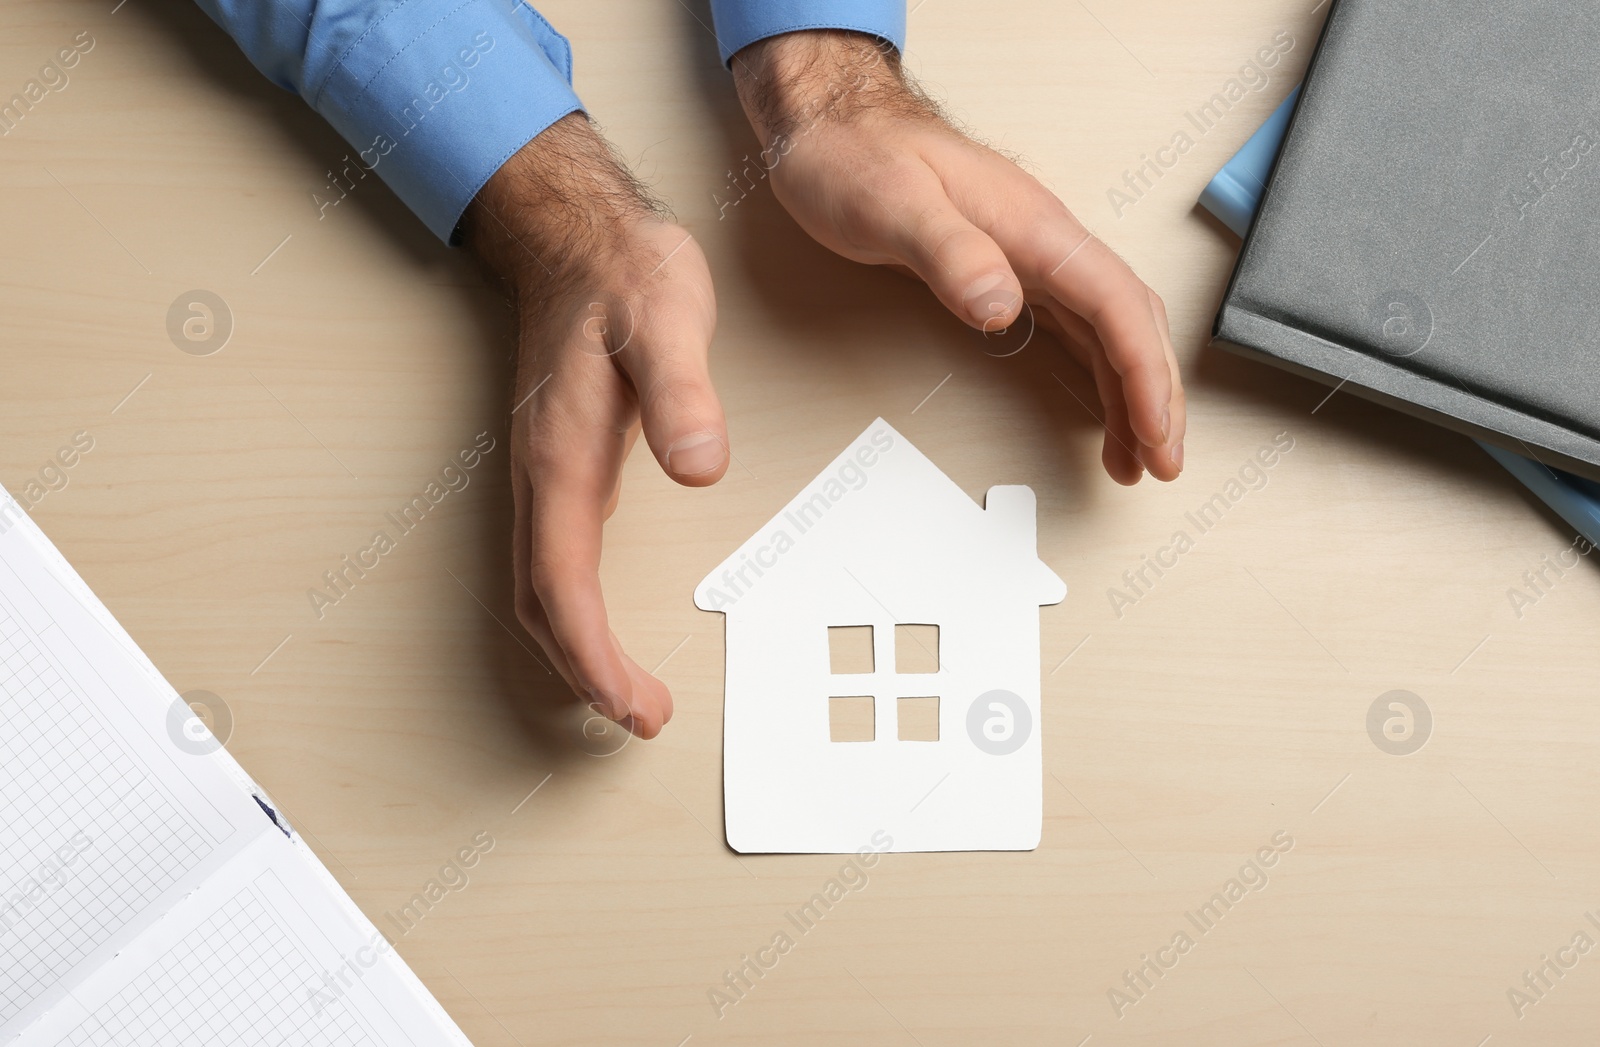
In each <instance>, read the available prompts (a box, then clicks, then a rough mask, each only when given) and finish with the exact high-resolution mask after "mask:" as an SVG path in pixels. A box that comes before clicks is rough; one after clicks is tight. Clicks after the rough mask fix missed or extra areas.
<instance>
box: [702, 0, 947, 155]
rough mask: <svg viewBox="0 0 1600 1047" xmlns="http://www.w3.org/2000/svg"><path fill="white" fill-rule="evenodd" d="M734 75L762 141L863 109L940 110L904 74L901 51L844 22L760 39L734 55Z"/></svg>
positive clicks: (845, 117) (920, 113)
mask: <svg viewBox="0 0 1600 1047" xmlns="http://www.w3.org/2000/svg"><path fill="white" fill-rule="evenodd" d="M733 82H734V87H735V89H736V90H737V91H738V94H739V101H740V103H741V104H742V105H743V106H744V111H745V115H746V116H747V117H749V119H750V124H751V126H752V127H754V128H755V131H756V135H757V136H758V137H759V138H760V139H761V144H762V145H763V146H768V145H771V144H772V142H773V141H774V140H775V139H777V138H780V137H788V138H793V137H795V136H798V135H800V134H802V133H804V132H805V131H806V130H808V129H809V128H811V127H813V126H815V125H816V124H817V123H819V122H824V121H842V122H848V121H850V120H853V119H855V118H856V117H857V116H859V115H861V114H862V113H865V112H871V111H880V110H889V111H892V112H894V113H896V114H897V115H906V116H931V115H936V114H937V112H938V110H937V107H936V106H935V105H934V104H933V103H932V102H931V101H930V100H929V99H928V98H927V96H926V95H924V94H923V93H922V92H921V90H919V89H918V88H917V86H916V84H915V83H914V82H913V81H912V80H911V78H910V77H909V76H908V75H907V74H906V72H905V70H904V68H903V67H902V66H901V63H900V55H899V52H897V51H896V50H895V49H894V48H893V47H891V46H890V45H889V44H888V43H886V42H885V41H882V40H879V39H878V38H877V37H874V36H871V35H868V34H866V33H857V32H851V31H849V30H843V29H813V30H806V31H804V32H797V33H784V34H783V35H781V36H773V37H768V38H767V39H765V40H759V41H757V42H756V43H753V44H751V45H750V46H749V47H746V48H744V49H743V50H741V51H740V52H739V53H738V54H736V55H734V58H733Z"/></svg>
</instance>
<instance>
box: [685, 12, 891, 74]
mask: <svg viewBox="0 0 1600 1047" xmlns="http://www.w3.org/2000/svg"><path fill="white" fill-rule="evenodd" d="M711 17H712V20H713V21H714V22H715V23H716V26H717V46H718V47H720V48H721V49H722V62H723V64H724V65H726V64H727V63H728V62H729V60H731V59H732V58H733V55H734V53H735V52H736V51H739V50H740V49H741V48H743V47H745V46H747V45H749V44H753V43H755V42H756V41H757V40H765V39H766V38H767V37H769V36H777V35H778V34H779V33H792V32H795V31H796V30H800V29H853V30H855V31H857V32H861V33H871V34H872V35H873V36H876V37H878V38H879V39H880V40H887V41H889V42H890V43H891V44H893V45H894V47H895V50H897V51H904V50H905V46H906V5H905V0H711Z"/></svg>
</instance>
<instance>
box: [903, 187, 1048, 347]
mask: <svg viewBox="0 0 1600 1047" xmlns="http://www.w3.org/2000/svg"><path fill="white" fill-rule="evenodd" d="M928 195H929V196H930V197H932V200H933V201H934V202H931V203H928V204H925V205H921V206H918V205H917V204H916V203H915V195H912V197H911V199H912V200H913V205H912V207H910V208H909V209H908V210H909V213H910V215H911V216H912V217H909V218H906V217H905V216H904V214H901V215H894V214H891V215H887V216H885V217H887V218H889V219H891V220H890V221H888V222H887V223H886V224H884V225H881V226H880V232H881V233H882V234H884V236H885V237H886V239H887V241H888V242H889V244H890V245H891V246H892V249H893V251H894V253H895V254H896V255H898V256H899V258H900V260H901V261H903V262H904V263H905V264H906V265H908V266H910V267H911V268H912V269H913V270H914V271H915V272H916V274H917V275H918V276H920V277H921V278H922V280H923V282H924V283H926V284H927V285H928V287H929V288H930V289H932V291H933V293H934V294H935V295H937V296H938V298H939V301H941V302H943V303H944V304H945V307H946V308H948V309H949V310H950V311H951V312H952V313H955V314H956V315H957V316H958V317H960V318H961V319H962V320H965V321H966V322H967V323H968V324H970V325H972V326H973V327H976V328H978V329H979V330H981V331H985V332H991V333H992V332H994V331H998V330H1001V329H1002V328H1005V327H1008V326H1010V324H1011V323H1012V322H1013V321H1014V320H1016V318H1017V316H1018V315H1019V314H1020V313H1021V312H1022V283H1021V281H1019V280H1018V279H1017V277H1016V274H1015V273H1013V272H1012V271H1011V264H1010V263H1009V262H1008V261H1006V256H1005V252H1004V251H1002V250H1000V245H999V244H996V243H995V242H994V240H992V239H991V238H990V237H989V235H988V234H987V233H985V232H984V231H983V230H981V229H979V228H978V227H977V226H975V225H973V224H972V223H971V222H970V221H968V220H967V218H966V216H965V215H963V214H962V213H961V212H960V211H959V210H957V209H956V207H955V205H954V204H953V203H951V202H950V199H949V197H947V196H946V195H945V194H944V192H943V190H942V189H934V188H932V187H929V190H928Z"/></svg>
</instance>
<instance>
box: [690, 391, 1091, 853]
mask: <svg viewBox="0 0 1600 1047" xmlns="http://www.w3.org/2000/svg"><path fill="white" fill-rule="evenodd" d="M1034 514H1035V505H1034V496H1033V491H1032V490H1031V489H1030V488H1027V487H1020V486H1009V487H991V488H990V489H989V491H988V494H987V497H986V499H985V506H984V507H983V508H979V507H978V505H976V504H975V503H974V502H973V501H972V499H971V498H969V497H967V495H966V493H965V492H963V491H962V490H961V488H960V487H958V486H956V484H955V483H954V482H953V481H952V480H951V479H950V478H949V477H947V476H945V475H944V473H942V472H941V471H940V470H939V468H938V467H937V466H935V465H934V464H933V463H932V462H931V461H929V460H928V459H927V457H925V456H924V455H923V454H922V452H921V451H919V450H917V449H916V448H915V447H913V446H912V445H911V442H910V441H909V440H907V439H906V438H905V437H904V436H902V435H900V433H898V432H896V431H895V430H894V428H893V427H892V426H890V425H889V423H887V422H885V421H884V420H883V419H882V418H879V419H878V420H876V421H875V422H873V423H872V425H870V426H868V427H867V430H866V431H865V432H864V433H862V434H861V436H859V437H858V438H857V439H856V440H855V442H854V443H852V444H851V445H850V446H849V447H848V448H846V449H845V450H844V452H843V453H842V454H840V455H839V456H838V457H837V458H835V459H834V460H833V462H832V463H830V464H829V465H828V467H827V468H826V469H824V470H823V471H822V472H821V474H819V475H818V476H817V478H816V479H814V480H813V481H811V483H810V484H808V485H807V486H806V488H805V489H804V490H803V491H801V492H800V494H799V495H797V496H796V497H795V498H794V500H793V501H791V502H790V503H789V504H788V505H787V506H785V507H784V509H783V510H782V511H781V512H779V513H778V515H777V516H775V517H773V518H772V520H770V521H769V522H768V523H767V525H766V526H765V527H763V528H761V530H760V531H758V532H757V533H756V535H755V536H754V537H752V538H751V539H750V540H749V541H747V542H745V543H744V545H742V546H740V547H739V549H738V551H737V552H735V553H734V554H733V555H732V556H730V557H729V558H728V559H727V560H725V561H723V563H721V564H720V565H718V567H717V568H716V569H715V570H713V571H712V572H711V574H709V575H708V576H706V578H705V580H704V581H702V582H701V583H700V585H699V587H698V588H696V589H695V594H694V599H695V604H696V605H697V606H699V607H700V608H702V609H704V610H707V611H721V612H723V613H724V614H725V615H726V616H727V630H726V635H727V652H728V654H727V681H726V691H727V698H726V707H725V713H724V733H723V797H724V807H725V810H726V815H727V834H728V843H729V845H731V846H732V847H733V848H734V850H736V851H741V852H746V853H748V852H806V853H847V852H853V851H857V850H859V849H861V848H863V847H868V848H872V849H874V850H880V851H881V850H892V851H955V850H960V851H968V850H1031V849H1032V848H1034V847H1037V846H1038V844H1039V836H1040V831H1041V827H1042V824H1043V816H1042V792H1043V786H1042V780H1041V777H1042V762H1041V759H1040V744H1041V736H1042V731H1041V729H1040V728H1041V721H1040V701H1039V689H1040V688H1039V611H1038V608H1039V606H1040V605H1042V604H1054V603H1059V602H1060V601H1061V600H1062V599H1063V598H1064V597H1065V596H1066V585H1065V583H1064V582H1062V580H1061V579H1060V578H1059V577H1057V576H1056V574H1055V572H1053V571H1051V570H1050V568H1049V567H1047V566H1045V564H1044V563H1043V562H1041V561H1040V559H1039V556H1038V552H1037V547H1036V526H1035V518H1034ZM906 624H933V625H937V626H938V627H939V637H938V645H937V646H938V650H937V655H938V671H937V672H932V673H924V674H920V675H902V674H898V673H897V672H896V652H895V650H894V644H895V628H894V627H895V626H896V625H906ZM865 625H870V626H872V627H873V629H872V637H873V644H872V646H873V656H874V657H873V666H872V669H873V671H872V672H871V673H862V674H850V675H847V674H837V673H834V672H832V671H831V668H832V662H831V660H830V654H829V633H828V630H829V627H830V626H865ZM923 657H926V655H925V654H924V655H923ZM851 695H870V696H871V697H872V699H873V709H874V711H875V724H874V731H873V734H874V737H873V738H872V740H871V741H848V742H841V741H833V740H831V738H832V736H831V733H830V727H829V723H830V721H829V710H830V704H831V699H832V698H833V697H835V696H851ZM922 696H937V697H938V699H939V702H938V739H937V740H936V741H902V740H900V738H899V730H898V729H897V704H898V700H899V699H900V698H901V697H922ZM885 837H887V841H888V842H885Z"/></svg>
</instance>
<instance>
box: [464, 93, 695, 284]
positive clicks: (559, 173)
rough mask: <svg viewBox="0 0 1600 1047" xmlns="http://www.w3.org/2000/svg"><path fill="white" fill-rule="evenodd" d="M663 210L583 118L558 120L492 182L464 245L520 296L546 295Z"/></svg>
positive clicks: (467, 221)
mask: <svg viewBox="0 0 1600 1047" xmlns="http://www.w3.org/2000/svg"><path fill="white" fill-rule="evenodd" d="M664 213H665V208H664V207H663V206H662V205H661V204H660V203H659V202H658V201H656V200H655V199H654V198H653V197H652V196H651V195H650V194H649V192H648V191H647V190H646V189H645V188H644V186H643V185H641V184H640V183H639V181H638V180H637V179H636V178H634V177H633V174H632V173H631V172H630V171H629V170H628V168H627V166H626V165H625V164H624V163H623V162H622V159H621V158H620V157H619V156H618V155H617V153H616V151H615V150H614V149H612V148H611V145H610V144H609V143H608V142H607V141H606V140H605V139H604V138H603V137H601V135H600V134H599V132H597V131H596V130H595V128H594V126H593V125H592V124H591V123H590V122H589V119H588V117H586V116H584V114H582V113H572V114H570V115H568V116H565V117H563V118H562V119H560V120H558V121H556V122H555V123H554V124H552V125H551V126H550V127H548V128H547V129H545V130H544V131H543V132H541V133H540V134H539V135H538V136H537V137H536V138H534V139H533V140H532V141H531V142H529V143H528V144H527V145H525V146H523V147H522V148H521V149H520V150H518V151H517V152H516V153H515V154H514V155H512V157H511V158H510V159H509V160H507V161H506V162H505V164H504V165H502V166H501V168H500V169H499V170H498V171H496V172H495V173H494V175H493V176H492V177H490V179H489V181H488V182H486V183H485V184H484V186H483V188H482V189H481V190H479V191H478V195H477V196H476V197H474V198H473V201H472V203H471V205H470V206H469V207H468V208H467V212H466V214H465V215H464V216H463V217H462V222H461V228H462V235H463V242H464V243H465V245H466V246H467V248H468V249H469V250H471V251H472V252H473V253H474V254H476V255H477V256H478V257H479V258H480V259H481V260H482V261H483V263H484V264H485V265H486V266H487V267H488V269H489V270H490V272H492V273H494V274H495V275H497V276H498V277H499V278H501V279H502V280H504V281H505V282H506V283H507V284H509V285H511V287H512V288H514V289H515V290H517V291H518V292H519V293H540V294H548V293H551V292H552V291H553V290H555V289H556V288H557V287H558V286H559V285H560V284H562V283H564V282H565V281H567V280H569V279H572V278H576V277H581V276H582V275H583V273H584V272H585V271H586V270H587V269H588V268H590V267H591V266H592V265H593V264H594V262H595V261H596V260H598V259H603V258H605V257H606V256H607V255H609V254H611V253H613V252H614V251H616V250H619V249H620V245H622V244H624V243H625V242H626V232H627V229H628V227H629V226H630V225H631V224H632V223H634V222H637V221H638V220H640V219H643V218H654V217H661V216H662V215H663V214H664Z"/></svg>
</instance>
